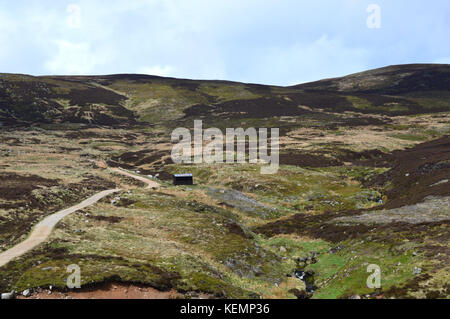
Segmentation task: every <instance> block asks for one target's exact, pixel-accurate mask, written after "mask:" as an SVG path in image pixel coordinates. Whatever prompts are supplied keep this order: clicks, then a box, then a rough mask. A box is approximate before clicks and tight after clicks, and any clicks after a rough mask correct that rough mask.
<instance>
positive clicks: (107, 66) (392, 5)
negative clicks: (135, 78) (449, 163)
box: [0, 0, 450, 85]
mask: <svg viewBox="0 0 450 319" xmlns="http://www.w3.org/2000/svg"><path fill="white" fill-rule="evenodd" d="M371 4H376V5H378V6H370V7H369V5H371ZM368 9H369V10H368ZM378 9H380V10H381V13H380V15H378ZM378 17H380V19H378ZM449 39H450V1H448V0H432V1H424V0H371V1H366V0H309V1H303V0H78V1H76V0H72V1H62V0H39V1H34V0H15V1H12V0H0V72H8V73H26V74H33V75H44V74H45V75H48V74H71V75H75V74H114V73H145V74H154V75H161V76H173V77H181V78H194V79H225V80H235V81H243V82H253V83H264V84H277V85H291V84H296V83H302V82H307V81H313V80H319V79H322V78H327V77H334V76H342V75H346V74H350V73H355V72H359V71H363V70H367V69H372V68H377V67H382V66H386V65H391V64H404V63H450V41H449Z"/></svg>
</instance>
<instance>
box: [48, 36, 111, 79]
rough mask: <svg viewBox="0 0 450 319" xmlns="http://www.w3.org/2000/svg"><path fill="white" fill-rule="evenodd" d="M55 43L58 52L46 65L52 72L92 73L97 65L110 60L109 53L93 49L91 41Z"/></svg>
mask: <svg viewBox="0 0 450 319" xmlns="http://www.w3.org/2000/svg"><path fill="white" fill-rule="evenodd" d="M55 43H56V46H57V52H56V54H55V55H54V56H53V57H51V59H50V60H48V61H47V62H46V63H45V67H46V68H47V70H49V71H50V72H51V73H52V74H64V75H65V74H68V75H69V74H70V75H82V74H90V73H91V72H95V68H96V67H97V66H99V65H102V64H105V63H107V62H109V57H108V54H105V52H99V51H97V52H95V51H93V50H92V48H91V46H90V44H89V43H86V42H80V43H72V42H69V41H65V40H58V41H55Z"/></svg>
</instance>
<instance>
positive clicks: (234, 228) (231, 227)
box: [225, 222, 253, 239]
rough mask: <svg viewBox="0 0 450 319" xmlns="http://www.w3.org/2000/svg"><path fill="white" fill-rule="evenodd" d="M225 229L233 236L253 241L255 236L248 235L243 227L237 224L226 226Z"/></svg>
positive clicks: (231, 223)
mask: <svg viewBox="0 0 450 319" xmlns="http://www.w3.org/2000/svg"><path fill="white" fill-rule="evenodd" d="M225 227H226V228H227V229H228V231H229V232H230V233H232V234H235V235H238V236H241V237H243V238H246V239H253V236H251V235H250V234H247V233H246V232H245V231H244V230H243V229H242V227H241V226H239V225H238V224H237V223H236V222H229V223H226V224H225Z"/></svg>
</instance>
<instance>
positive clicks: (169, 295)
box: [18, 283, 184, 299]
mask: <svg viewBox="0 0 450 319" xmlns="http://www.w3.org/2000/svg"><path fill="white" fill-rule="evenodd" d="M18 299H184V295H183V294H181V293H179V292H177V291H176V290H173V289H172V290H170V291H159V290H157V289H155V288H151V287H147V286H143V285H137V284H125V283H105V284H100V285H96V286H95V287H89V288H82V289H79V290H72V291H69V292H52V291H50V290H42V289H39V290H37V291H36V292H35V293H33V294H32V295H31V296H30V297H29V298H25V297H23V296H20V297H19V298H18Z"/></svg>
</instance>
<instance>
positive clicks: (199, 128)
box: [172, 120, 280, 174]
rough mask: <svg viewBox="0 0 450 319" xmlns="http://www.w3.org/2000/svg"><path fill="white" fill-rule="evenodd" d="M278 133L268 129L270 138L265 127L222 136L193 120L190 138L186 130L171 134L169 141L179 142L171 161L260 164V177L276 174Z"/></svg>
mask: <svg viewBox="0 0 450 319" xmlns="http://www.w3.org/2000/svg"><path fill="white" fill-rule="evenodd" d="M279 134H280V130H279V129H278V128H272V129H271V130H270V137H269V135H268V129H267V128H260V129H258V130H257V129H255V128H248V129H246V130H244V129H243V128H227V129H226V132H225V134H224V133H223V132H222V131H221V130H220V129H218V128H208V129H206V130H203V122H202V121H201V120H196V121H194V134H193V136H192V134H191V130H189V129H187V128H177V129H176V130H174V131H173V132H172V142H178V143H177V144H176V145H175V146H174V147H173V149H172V161H173V162H174V163H176V164H192V163H195V164H201V163H207V164H223V163H226V164H234V163H239V164H243V163H247V162H248V163H250V164H260V165H262V166H261V174H276V173H277V172H278V168H279V163H280V159H279V157H280V156H279V154H280V152H279V151H280V148H279ZM269 144H270V154H269ZM236 146H237V147H236ZM247 146H248V147H247ZM246 149H248V154H247V152H246Z"/></svg>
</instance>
